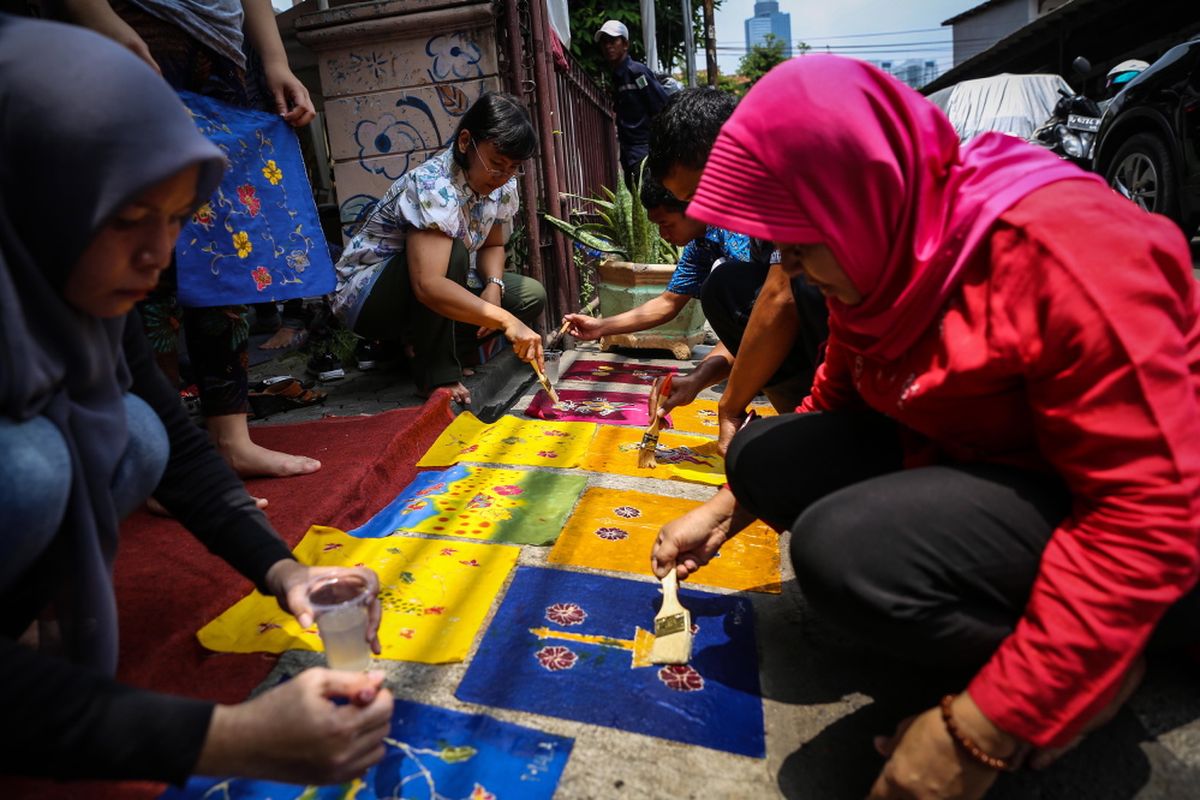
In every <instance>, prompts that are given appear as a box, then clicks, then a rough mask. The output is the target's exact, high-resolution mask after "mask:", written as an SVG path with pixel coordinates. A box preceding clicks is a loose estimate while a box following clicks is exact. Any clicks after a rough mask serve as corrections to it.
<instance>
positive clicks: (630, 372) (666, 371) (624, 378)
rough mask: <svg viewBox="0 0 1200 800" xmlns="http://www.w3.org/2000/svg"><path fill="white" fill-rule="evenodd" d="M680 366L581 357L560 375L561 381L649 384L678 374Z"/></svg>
mask: <svg viewBox="0 0 1200 800" xmlns="http://www.w3.org/2000/svg"><path fill="white" fill-rule="evenodd" d="M678 373H679V369H678V367H660V366H658V365H657V364H638V363H637V362H631V361H598V360H593V359H590V358H580V359H576V361H575V362H574V363H573V364H571V367H570V368H569V369H568V370H567V371H566V372H564V373H563V374H562V375H560V376H559V378H558V379H559V380H560V381H583V382H587V383H628V384H633V385H636V386H649V385H650V384H652V383H654V380H655V379H656V378H660V377H662V376H663V375H677V374H678Z"/></svg>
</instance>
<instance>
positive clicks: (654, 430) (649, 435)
mask: <svg viewBox="0 0 1200 800" xmlns="http://www.w3.org/2000/svg"><path fill="white" fill-rule="evenodd" d="M670 393H671V376H670V375H669V374H668V375H666V376H665V377H662V378H655V380H654V384H653V385H652V386H651V387H650V399H649V403H648V406H649V410H650V426H649V427H647V428H646V432H645V433H644V434H642V443H641V444H640V445H638V468H639V469H654V468H655V467H657V466H658V462H657V461H656V460H655V455H656V454H657V453H658V429H659V428H660V427H661V426H662V417H660V416H659V415H658V409H659V408H660V407H662V404H663V402H664V401H665V400H666V398H667V395H669V394H670Z"/></svg>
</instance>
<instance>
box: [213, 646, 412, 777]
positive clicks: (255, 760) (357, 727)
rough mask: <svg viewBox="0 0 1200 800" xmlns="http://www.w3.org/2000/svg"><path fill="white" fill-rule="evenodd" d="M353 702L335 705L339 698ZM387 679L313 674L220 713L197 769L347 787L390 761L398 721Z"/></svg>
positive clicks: (325, 671) (317, 670) (223, 708)
mask: <svg viewBox="0 0 1200 800" xmlns="http://www.w3.org/2000/svg"><path fill="white" fill-rule="evenodd" d="M335 697H343V698H346V699H348V700H349V702H348V703H346V704H345V705H335V704H334V703H333V698H335ZM392 705H393V700H392V694H391V692H389V691H388V690H387V689H384V688H383V673H381V672H367V673H353V672H338V671H333V670H328V669H322V668H314V669H310V670H306V671H305V672H302V673H300V674H299V675H297V676H296V677H295V678H293V679H292V680H290V681H288V682H286V683H283V684H281V685H279V686H276V687H275V688H273V689H269V690H267V691H266V692H263V693H262V694H261V695H259V696H258V697H256V698H254V699H253V700H248V701H246V702H244V703H240V704H238V705H236V706H224V705H222V706H217V707H216V709H215V710H214V712H213V716H212V719H211V721H210V722H209V726H208V733H207V735H206V736H205V739H204V746H203V748H202V749H201V751H200V758H199V760H198V761H197V763H196V770H195V771H196V772H197V773H198V774H201V775H238V776H242V777H247V778H263V779H267V780H272V781H282V782H286V783H299V784H327V783H345V782H347V781H351V780H353V779H355V778H357V777H360V776H361V775H362V774H363V773H364V772H366V771H367V770H368V769H369V768H370V767H372V766H373V765H375V764H377V763H378V762H379V761H380V759H382V758H383V756H384V752H385V748H384V744H383V737H384V736H386V735H387V733H388V729H389V728H390V724H391V717H392Z"/></svg>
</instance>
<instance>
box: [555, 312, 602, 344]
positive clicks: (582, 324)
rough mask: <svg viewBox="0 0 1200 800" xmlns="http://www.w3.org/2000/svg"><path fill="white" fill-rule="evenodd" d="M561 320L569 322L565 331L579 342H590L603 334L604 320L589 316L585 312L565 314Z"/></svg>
mask: <svg viewBox="0 0 1200 800" xmlns="http://www.w3.org/2000/svg"><path fill="white" fill-rule="evenodd" d="M562 321H563V322H569V323H571V325H570V327H569V328H567V333H569V334H571V335H572V336H574V337H575V338H576V339H578V340H580V341H581V342H591V341H595V340H596V339H599V338H600V337H601V336H603V335H604V320H602V319H597V318H596V317H589V316H587V315H586V314H567V315H565V316H564V317H563V318H562Z"/></svg>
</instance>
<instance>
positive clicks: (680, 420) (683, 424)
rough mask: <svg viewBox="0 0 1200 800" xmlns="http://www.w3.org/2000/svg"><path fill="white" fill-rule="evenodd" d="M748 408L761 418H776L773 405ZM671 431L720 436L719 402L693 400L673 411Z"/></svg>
mask: <svg viewBox="0 0 1200 800" xmlns="http://www.w3.org/2000/svg"><path fill="white" fill-rule="evenodd" d="M748 408H749V409H751V410H753V411H754V413H756V414H758V416H760V417H774V416H776V411H775V409H774V408H773V407H772V406H771V404H770V403H767V402H764V401H761V400H756V401H754V402H753V403H751V404H750V405H749V407H748ZM671 429H672V430H676V431H680V432H682V433H701V434H705V435H708V436H716V435H718V433H719V432H720V431H719V428H718V425H717V401H716V400H703V399H701V400H693V401H692V402H691V403H689V404H688V405H686V406H676V407H675V408H673V409H671Z"/></svg>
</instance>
